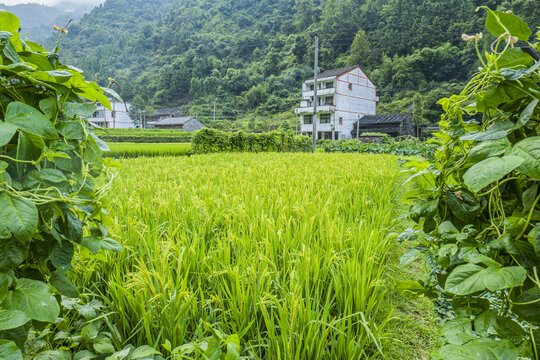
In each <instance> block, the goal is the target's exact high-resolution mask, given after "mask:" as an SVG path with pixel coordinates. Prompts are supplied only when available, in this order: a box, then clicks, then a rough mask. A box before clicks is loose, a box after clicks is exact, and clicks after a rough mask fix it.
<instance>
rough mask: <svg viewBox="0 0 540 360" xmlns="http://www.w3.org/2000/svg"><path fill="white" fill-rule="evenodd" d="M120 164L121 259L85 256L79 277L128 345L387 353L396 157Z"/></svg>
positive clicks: (178, 350)
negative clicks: (235, 343) (235, 344)
mask: <svg viewBox="0 0 540 360" xmlns="http://www.w3.org/2000/svg"><path fill="white" fill-rule="evenodd" d="M122 164H123V167H122V168H121V169H120V170H119V173H118V176H117V178H116V179H115V180H114V184H113V189H114V193H113V194H111V196H110V202H111V203H110V206H109V208H110V209H111V215H112V217H113V221H112V224H111V225H110V230H111V233H113V234H116V235H118V236H119V237H120V238H121V242H122V243H123V245H124V251H123V252H122V253H119V254H116V253H105V254H98V255H96V256H94V257H93V259H92V260H85V259H87V258H88V257H90V254H84V256H83V257H81V259H80V260H79V263H78V264H79V265H78V267H77V268H76V269H75V276H76V277H77V279H75V281H77V283H81V284H94V283H97V284H98V285H97V286H95V287H92V288H88V289H87V290H88V291H91V292H94V293H97V294H100V295H101V296H102V297H103V299H104V301H106V302H107V305H108V307H110V309H111V312H112V313H111V315H110V319H111V322H112V323H114V324H115V326H116V327H117V329H118V335H119V336H120V337H121V339H122V341H124V342H126V343H133V344H149V345H151V346H154V347H156V348H157V349H158V350H160V351H163V352H164V354H165V355H167V356H169V358H171V359H198V358H201V359H202V358H205V357H202V356H200V357H199V355H197V351H200V352H202V351H203V350H204V349H206V348H207V347H208V346H209V340H208V339H207V337H209V336H212V335H213V336H214V337H218V338H223V339H236V337H235V336H233V337H228V336H230V335H232V334H237V335H238V340H239V343H240V349H241V350H240V355H242V356H245V358H249V359H286V360H294V359H306V360H307V359H309V360H316V359H364V358H371V357H378V356H380V352H381V351H384V349H385V346H386V344H387V342H388V341H389V335H388V333H387V325H388V322H389V320H390V318H391V316H392V309H391V306H390V305H389V303H388V296H387V289H388V284H389V279H388V276H389V275H388V274H389V273H388V267H389V264H388V262H389V261H388V260H389V253H390V251H391V248H392V247H393V241H392V240H390V239H389V238H388V237H387V235H388V232H389V231H390V229H391V227H392V226H393V225H394V223H395V219H396V217H397V216H396V210H397V209H396V208H397V200H396V195H397V192H398V186H396V184H397V178H396V173H397V171H396V170H397V161H396V157H394V156H391V155H359V154H326V153H317V154H302V153H296V154H276V153H260V154H247V153H236V154H214V155H197V156H191V157H160V158H139V159H124V160H122ZM231 341H232V340H231ZM185 344H189V345H185ZM221 346H223V347H224V348H225V349H227V345H226V342H225V340H224V342H223V343H222V345H221ZM197 349H199V350H197ZM201 349H202V350H201ZM182 354H183V355H182Z"/></svg>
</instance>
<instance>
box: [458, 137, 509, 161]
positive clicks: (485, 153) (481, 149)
mask: <svg viewBox="0 0 540 360" xmlns="http://www.w3.org/2000/svg"><path fill="white" fill-rule="evenodd" d="M511 147H512V145H511V144H510V141H508V139H507V138H506V137H504V138H502V139H497V140H487V141H481V142H479V143H478V144H476V145H475V146H474V147H473V148H472V149H471V150H470V151H469V154H468V155H467V161H468V162H470V163H477V162H480V161H482V160H485V159H487V158H489V157H492V156H497V155H501V154H502V153H504V152H506V151H508V150H509V149H511Z"/></svg>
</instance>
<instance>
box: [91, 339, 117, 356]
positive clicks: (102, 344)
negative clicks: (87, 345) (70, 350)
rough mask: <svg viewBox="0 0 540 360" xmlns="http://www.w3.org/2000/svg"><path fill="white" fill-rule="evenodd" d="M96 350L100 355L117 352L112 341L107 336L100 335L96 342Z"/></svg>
mask: <svg viewBox="0 0 540 360" xmlns="http://www.w3.org/2000/svg"><path fill="white" fill-rule="evenodd" d="M93 345H94V350H96V352H98V353H99V354H112V353H114V352H115V351H116V349H115V348H114V346H113V344H112V342H111V339H109V338H108V337H106V336H105V335H99V336H98V337H97V339H96V340H95V342H94V344H93Z"/></svg>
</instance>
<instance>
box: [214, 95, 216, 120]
mask: <svg viewBox="0 0 540 360" xmlns="http://www.w3.org/2000/svg"><path fill="white" fill-rule="evenodd" d="M215 123H216V99H214V124H215Z"/></svg>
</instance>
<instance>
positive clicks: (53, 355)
mask: <svg viewBox="0 0 540 360" xmlns="http://www.w3.org/2000/svg"><path fill="white" fill-rule="evenodd" d="M32 360H71V353H70V352H68V351H65V350H46V351H43V352H40V353H39V354H37V355H36V356H34V357H33V358H32Z"/></svg>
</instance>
